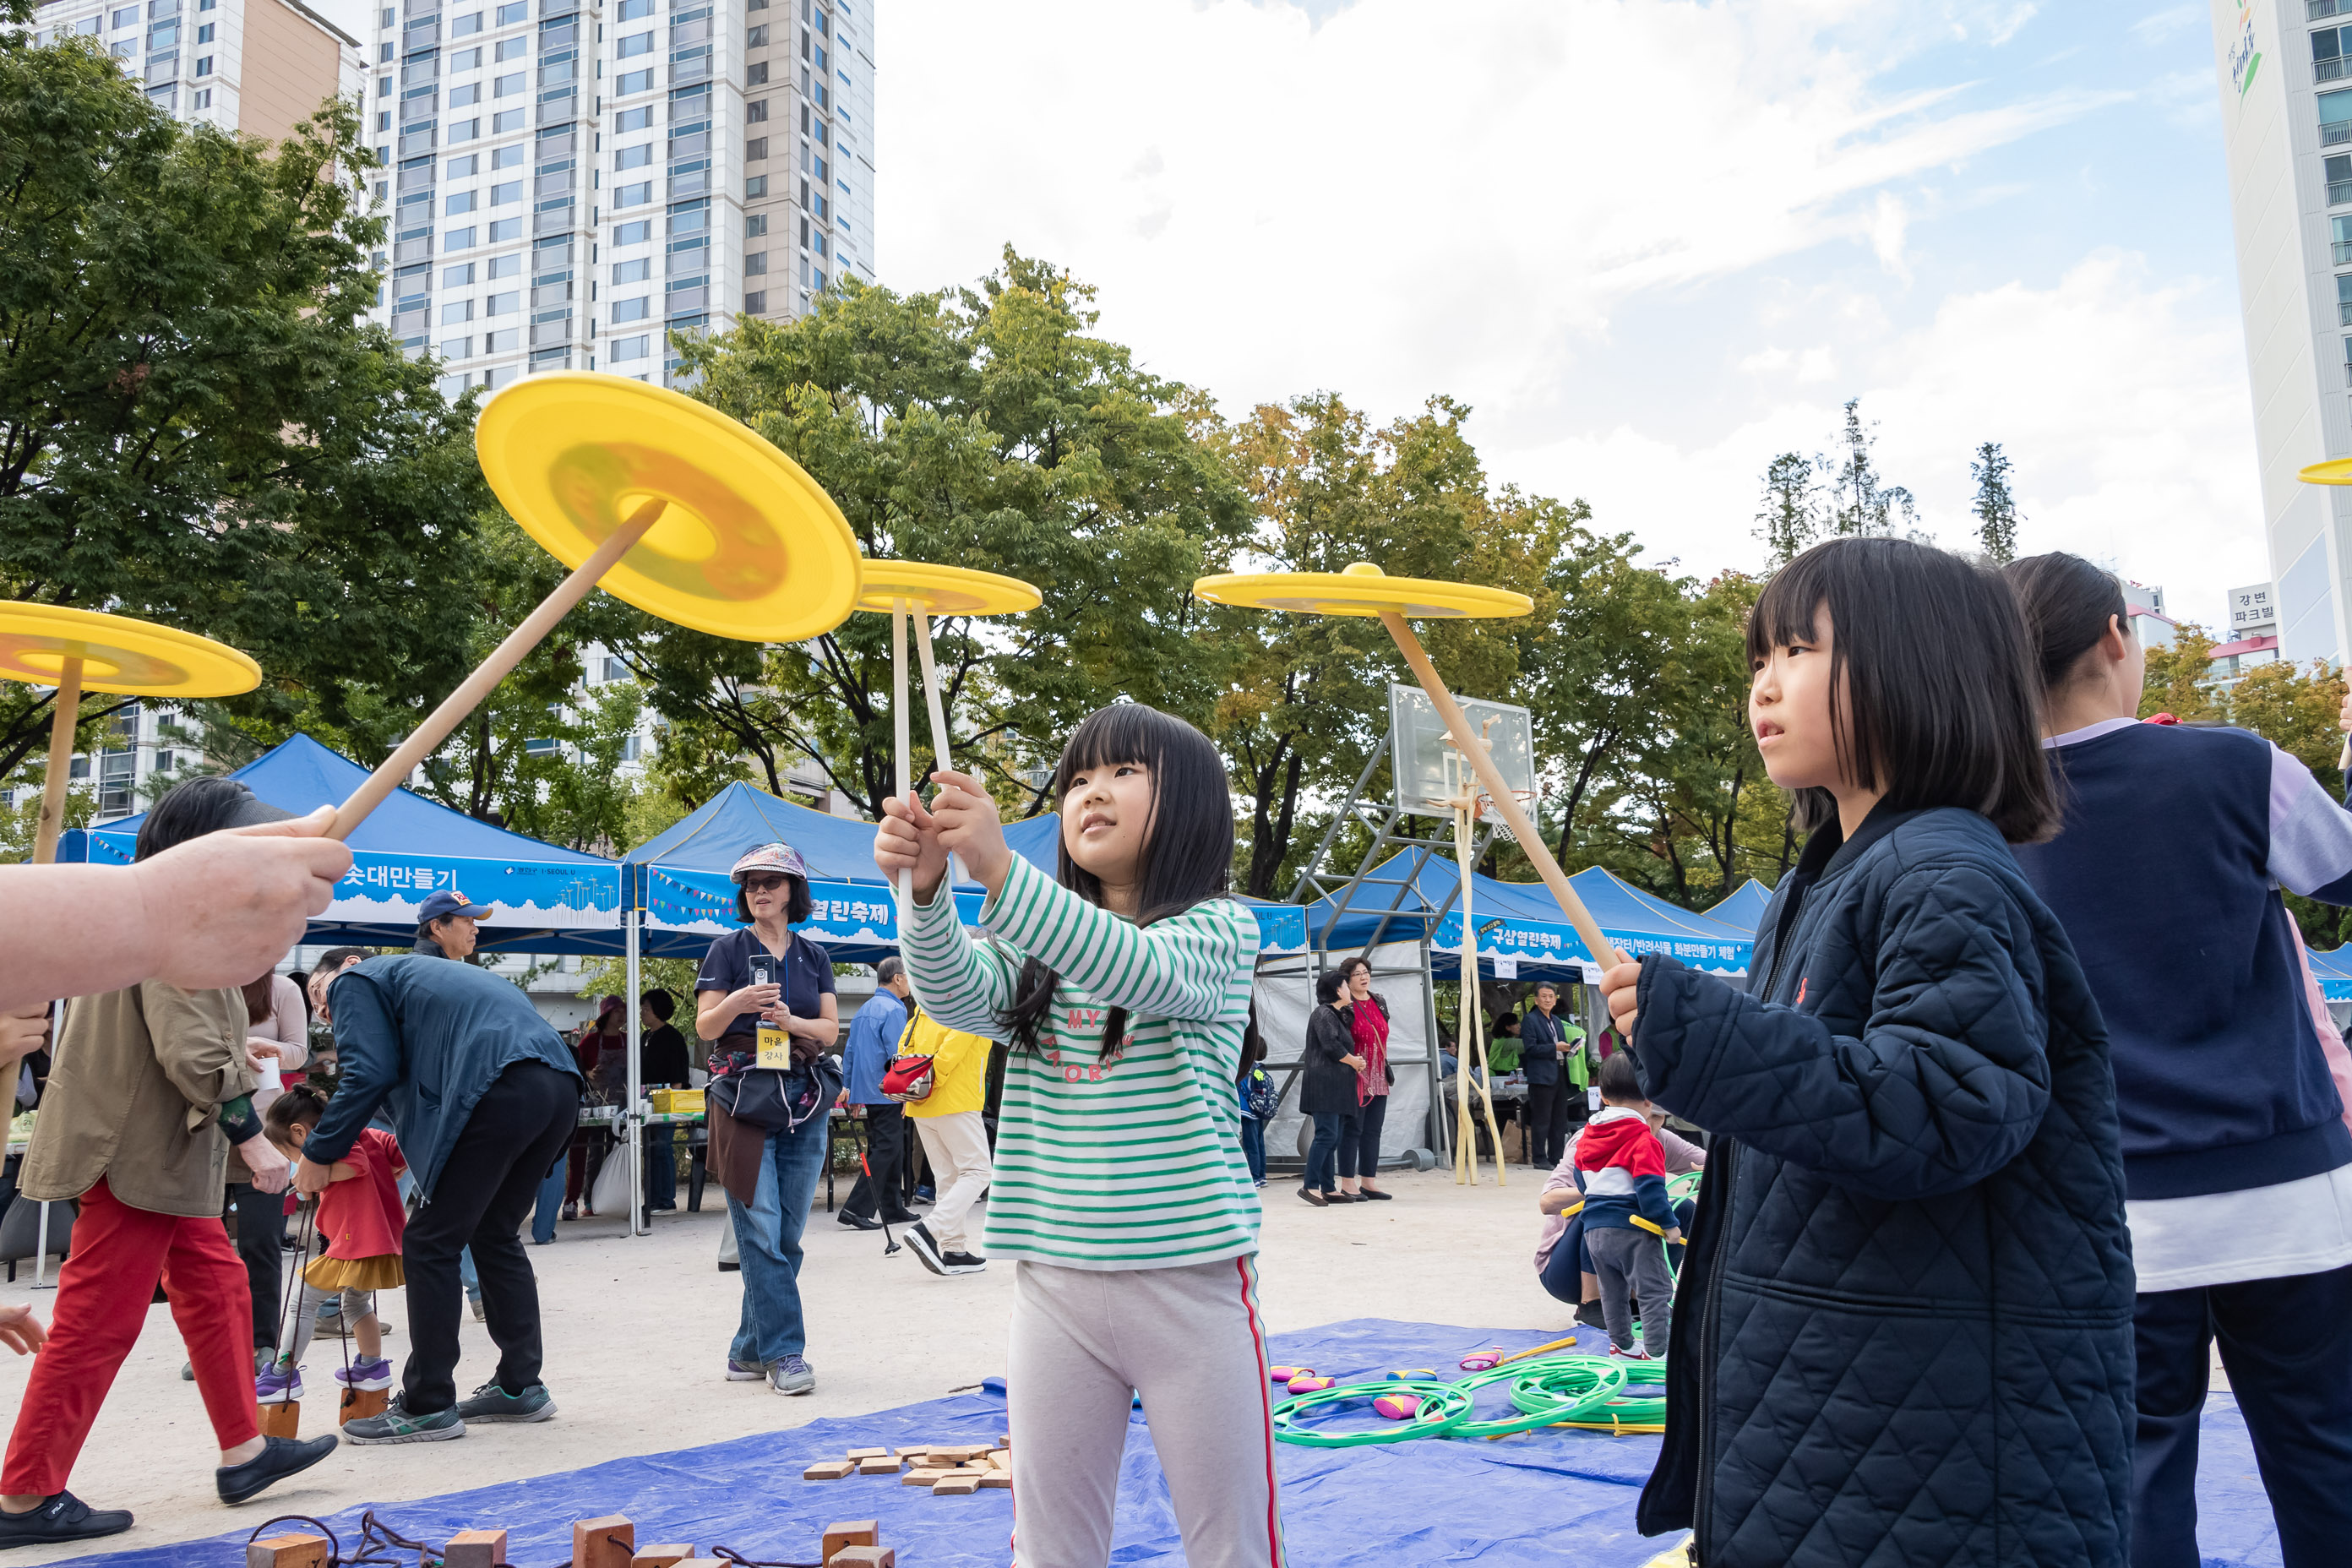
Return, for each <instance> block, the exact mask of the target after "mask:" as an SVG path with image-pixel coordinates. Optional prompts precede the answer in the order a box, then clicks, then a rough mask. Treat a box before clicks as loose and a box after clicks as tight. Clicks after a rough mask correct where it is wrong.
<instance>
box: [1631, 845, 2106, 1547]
mask: <svg viewBox="0 0 2352 1568" xmlns="http://www.w3.org/2000/svg"><path fill="white" fill-rule="evenodd" d="M1750 984H1752V985H1753V986H1754V987H1755V994H1753V995H1750V994H1745V993H1742V992H1739V991H1737V990H1734V989H1733V988H1732V987H1730V986H1728V985H1726V984H1723V983H1722V982H1720V981H1718V980H1716V979H1713V978H1711V977H1709V976H1706V975H1702V974H1697V973H1693V972H1691V971H1689V970H1686V969H1685V968H1684V967H1683V966H1682V965H1681V964H1679V963H1675V962H1674V961H1673V960H1672V959H1666V958H1660V957H1656V956H1653V957H1651V958H1648V959H1646V960H1644V961H1643V966H1642V981H1641V986H1640V990H1639V993H1638V994H1639V998H1640V1007H1641V1013H1640V1018H1639V1021H1638V1022H1637V1024H1636V1025H1635V1035H1634V1040H1633V1054H1634V1058H1635V1061H1636V1064H1637V1065H1638V1067H1639V1068H1640V1069H1641V1074H1642V1079H1643V1083H1644V1084H1645V1085H1646V1087H1647V1089H1648V1091H1649V1094H1650V1097H1651V1099H1652V1100H1655V1101H1656V1102H1657V1103H1658V1104H1660V1105H1662V1106H1664V1107H1665V1108H1666V1109H1668V1110H1672V1111H1674V1112H1675V1114H1676V1115H1679V1116H1683V1117H1685V1118H1687V1119H1689V1120H1690V1121H1695V1122H1696V1123H1698V1124H1699V1125H1700V1126H1702V1127H1705V1128H1706V1129H1708V1130H1709V1131H1711V1132H1714V1133H1717V1134H1719V1135H1721V1136H1720V1142H1718V1144H1717V1149H1716V1150H1711V1151H1710V1153H1709V1158H1708V1161H1707V1173H1706V1183H1705V1184H1704V1185H1703V1186H1702V1187H1701V1189H1700V1200H1699V1209H1698V1214H1697V1216H1696V1219H1695V1220H1694V1222H1693V1224H1692V1227H1691V1247H1690V1253H1689V1257H1688V1259H1687V1261H1686V1262H1685V1264H1684V1266H1683V1270H1682V1277H1681V1281H1680V1284H1679V1286H1678V1288H1677V1294H1676V1297H1675V1324H1674V1334H1673V1340H1672V1349H1671V1353H1670V1357H1669V1360H1668V1363H1667V1364H1668V1375H1667V1418H1666V1436H1665V1444H1664V1451H1663V1453H1662V1454H1661V1455H1660V1457H1659V1460H1658V1466H1657V1469H1656V1471H1655V1473H1654V1474H1653V1475H1652V1476H1651V1478H1650V1481H1649V1485H1648V1487H1647V1488H1646V1489H1644V1490H1643V1494H1642V1505H1641V1513H1640V1522H1641V1527H1642V1529H1643V1531H1644V1532H1645V1533H1656V1532H1658V1531H1664V1530H1670V1529H1677V1528H1681V1527H1684V1526H1695V1527H1696V1532H1697V1545H1698V1560H1699V1562H1700V1563H1702V1564H1704V1565H1705V1568H1750V1565H1753V1568H1766V1565H1769V1568H1781V1565H1782V1564H1786V1563H1804V1564H1808V1565H1812V1564H1846V1563H1852V1564H1865V1563H1866V1564H1870V1565H1872V1568H1880V1565H1884V1568H1896V1565H1902V1568H1946V1565H1951V1564H1962V1563H1966V1564H1980V1565H1982V1568H2013V1565H2016V1564H2023V1563H2033V1564H2037V1565H2039V1568H2050V1565H2053V1564H2060V1563H2066V1564H2074V1563H2091V1564H2102V1565H2104V1564H2116V1565H2120V1564H2122V1563H2125V1562H2126V1558H2127V1556H2128V1536H2129V1527H2130V1520H2131V1512H2130V1509H2131V1504H2130V1469H2131V1447H2132V1430H2133V1405H2132V1321H2131V1317H2132V1268H2131V1244H2130V1239H2129V1237H2128V1235H2127V1233H2126V1230H2125V1228H2124V1182H2123V1161H2122V1155H2121V1153H2120V1152H2119V1148H2118V1139H2117V1132H2116V1098H2115V1087H2114V1082H2113V1079H2112V1078H2111V1077H2110V1075H2109V1071H2108V1067H2107V1045H2106V1035H2105V1026H2103V1025H2102V1024H2101V1022H2100V1018H2099V1011H2098V1006H2097V1005H2096V1003H2095V1002H2094V1001H2093V999H2092V997H2091V994H2090V990H2089V987H2088V986H2087V985H2086V984H2084V978H2083V972H2082V968H2081V966H2080V965H2079V964H2078V963H2076V962H2075V959H2074V950H2073V948H2072V947H2070V946H2069V945H2068V944H2067V941H2066V936H2065V933H2064V931H2063V930H2062V929H2061V928H2060V927H2059V925H2058V922H2057V921H2056V920H2055V919H2054V918H2053V916H2052V915H2051V913H2050V911H2049V910H2047V909H2045V908H2044V907H2043V906H2042V901H2041V900H2039V899H2038V898H2036V897H2035V896H2034V894H2033V891H2032V889H2031V888H2030V887H2028V886H2027V884H2026V882H2025V879H2024V878H2023V877H2022V876H2021V874H2020V873H2019V871H2018V868H2017V864H2016V862H2015V861H2014V860H2013V859H2012V858H2011V856H2010V852H2009V849H2008V847H2007V846H2005V845H2004V844H2003V843H2002V842H2001V840H2000V834H1999V833H1998V832H1997V831H1996V830H1995V829H1994V828H1993V826H1992V825H1991V824H1990V823H1989V822H1987V821H1986V820H1985V819H1984V818H1983V817H1981V816H1978V815H1977V814H1975V813H1974V812H1969V811H1960V810H1955V809H1950V808H1943V809H1937V810H1930V811H1916V812H1896V813H1889V812H1887V811H1886V810H1885V809H1884V808H1882V809H1880V810H1877V811H1874V812H1873V813H1871V815H1870V816H1869V817H1868V818H1866V819H1865V820H1864V823H1863V826H1862V827H1861V829H1860V831H1858V832H1857V833H1856V834H1855V835H1854V838H1853V842H1852V843H1842V842H1841V840H1840V837H1839V834H1838V830H1837V828H1836V826H1835V825H1834V824H1832V825H1831V826H1827V827H1824V828H1823V829H1822V831H1820V832H1818V833H1816V834H1814V835H1813V837H1812V838H1811V841H1810V842H1809V843H1808V844H1807V846H1806V849H1805V854H1804V858H1803V859H1802V860H1801V862H1800V863H1799V865H1798V866H1797V868H1796V869H1795V870H1794V871H1792V872H1791V873H1790V875H1789V876H1788V877H1787V878H1785V879H1783V880H1782V882H1781V885H1780V891H1779V892H1778V893H1776V894H1775V895H1774V897H1773V900H1772V903H1771V907H1770V908H1769V910H1767V911H1766V914H1765V917H1764V921H1763V926H1762V929H1761V930H1760V931H1759V940H1758V942H1757V947H1756V967H1755V968H1754V970H1753V971H1752V972H1751V980H1750ZM1717 1151H1719V1152H1717Z"/></svg>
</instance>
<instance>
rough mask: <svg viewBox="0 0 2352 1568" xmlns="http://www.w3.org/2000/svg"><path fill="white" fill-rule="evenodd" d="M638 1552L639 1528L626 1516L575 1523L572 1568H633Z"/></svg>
mask: <svg viewBox="0 0 2352 1568" xmlns="http://www.w3.org/2000/svg"><path fill="white" fill-rule="evenodd" d="M636 1553H637V1527H636V1526H635V1525H634V1524H632V1523H630V1522H629V1521H628V1519H627V1518H626V1516H625V1515H622V1514H617V1513H608V1514H606V1515H604V1517H603V1518H602V1519H583V1520H575V1521H573V1522H572V1568H629V1559H630V1558H632V1557H634V1556H635V1555H636Z"/></svg>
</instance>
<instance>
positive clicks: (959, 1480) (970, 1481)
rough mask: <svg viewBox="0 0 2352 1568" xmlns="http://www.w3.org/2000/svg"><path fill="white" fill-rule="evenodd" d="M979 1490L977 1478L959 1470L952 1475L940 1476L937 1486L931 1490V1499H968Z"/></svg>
mask: <svg viewBox="0 0 2352 1568" xmlns="http://www.w3.org/2000/svg"><path fill="white" fill-rule="evenodd" d="M979 1489H980V1478H979V1477H978V1476H975V1475H970V1474H967V1473H965V1472H963V1471H961V1470H959V1471H957V1472H956V1473H955V1474H953V1475H950V1476H941V1477H940V1479H939V1482H938V1484H937V1485H935V1486H933V1487H932V1488H931V1495H932V1496H933V1497H970V1496H971V1494H972V1493H974V1492H976V1491H978V1490H979Z"/></svg>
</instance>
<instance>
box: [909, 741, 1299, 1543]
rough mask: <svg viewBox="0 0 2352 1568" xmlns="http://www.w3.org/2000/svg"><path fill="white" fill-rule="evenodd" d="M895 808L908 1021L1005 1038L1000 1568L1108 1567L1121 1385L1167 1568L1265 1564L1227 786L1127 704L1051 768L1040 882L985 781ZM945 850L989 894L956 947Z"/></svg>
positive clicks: (1264, 1399) (998, 1185)
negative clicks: (1179, 1560)
mask: <svg viewBox="0 0 2352 1568" xmlns="http://www.w3.org/2000/svg"><path fill="white" fill-rule="evenodd" d="M931 778H932V782H933V783H935V784H938V785H939V786H940V788H939V794H938V796H937V798H935V799H934V800H933V801H932V803H931V805H930V806H929V808H928V809H926V808H925V807H924V805H922V804H921V802H920V801H919V800H908V799H901V798H898V797H893V798H892V799H890V800H889V801H887V802H886V803H885V805H884V810H885V816H884V817H883V820H882V825H881V827H880V829H879V831H878V832H877V835H876V837H875V846H874V858H875V862H876V864H877V865H879V866H880V867H881V868H882V869H883V871H884V872H885V873H886V874H887V875H889V876H891V877H892V878H894V879H895V878H896V877H897V875H898V872H900V871H901V870H907V871H911V872H912V873H913V877H914V909H913V912H912V918H911V919H910V920H909V921H908V925H907V929H906V931H903V932H902V933H901V950H902V952H904V954H905V956H906V961H907V973H908V977H909V979H910V980H912V982H913V984H914V988H915V994H917V996H919V998H920V999H921V1001H922V1004H923V1007H924V1009H925V1010H926V1011H927V1012H929V1014H930V1015H931V1016H933V1017H935V1018H937V1019H938V1020H939V1021H940V1022H941V1023H942V1024H945V1025H946V1026H948V1027H950V1028H953V1029H965V1030H969V1031H971V1032H972V1033H974V1034H981V1035H986V1036H989V1037H992V1038H994V1039H999V1040H1003V1041H1004V1042H1006V1043H1007V1044H1008V1045H1010V1046H1011V1047H1013V1054H1012V1058H1011V1059H1010V1061H1009V1063H1008V1064H1007V1067H1006V1070H1005V1075H1004V1100H1003V1110H1002V1113H1001V1115H1000V1118H999V1121H998V1123H997V1138H996V1177H995V1185H994V1187H993V1188H992V1192H991V1194H990V1198H989V1205H988V1224H987V1229H986V1233H985V1234H986V1246H987V1248H988V1251H989V1253H990V1254H991V1255H992V1256H993V1257H997V1258H1008V1259H1010V1260H1012V1262H1013V1285H1014V1292H1013V1324H1012V1336H1011V1345H1010V1348H1009V1353H1008V1357H1007V1373H1008V1375H1007V1377H1006V1384H1007V1390H1008V1404H1009V1407H1010V1409H1009V1418H1010V1425H1011V1427H1012V1431H1013V1438H1014V1441H1013V1502H1014V1509H1015V1516H1016V1523H1015V1529H1014V1552H1015V1561H1016V1562H1017V1563H1019V1565H1020V1568H1104V1565H1105V1564H1106V1563H1108V1561H1109V1558H1110V1550H1111V1516H1112V1510H1113V1506H1114V1504H1115V1502H1116V1500H1117V1497H1118V1468H1119V1460H1120V1457H1121V1455H1122V1454H1123V1453H1124V1451H1125V1448H1126V1435H1127V1421H1128V1412H1129V1403H1130V1392H1132V1393H1135V1394H1141V1395H1142V1398H1143V1408H1144V1418H1145V1420H1146V1421H1147V1423H1148V1424H1149V1425H1150V1431H1151V1440H1152V1446H1153V1447H1154V1448H1155V1449H1156V1450H1157V1452H1158V1454H1159V1458H1160V1468H1161V1469H1162V1470H1163V1471H1164V1472H1165V1473H1166V1476H1167V1478H1168V1491H1169V1499H1170V1501H1171V1503H1172V1504H1173V1505H1174V1509H1175V1513H1176V1520H1177V1524H1178V1527H1179V1529H1180V1530H1181V1531H1182V1534H1183V1539H1184V1554H1185V1560H1186V1561H1187V1562H1189V1563H1194V1564H1200V1565H1207V1564H1217V1565H1218V1568H1274V1565H1276V1564H1279V1563H1281V1562H1282V1561H1283V1555H1282V1525H1281V1518H1280V1514H1279V1511H1278V1508H1277V1503H1276V1484H1275V1473H1274V1412H1273V1399H1272V1390H1271V1388H1270V1386H1269V1384H1268V1381H1267V1376H1266V1360H1265V1329H1264V1325H1263V1322H1262V1321H1261V1319H1260V1317H1259V1314H1258V1306H1257V1267H1256V1259H1257V1228H1258V1200H1257V1193H1256V1190H1255V1187H1254V1185H1253V1184H1252V1181H1251V1177H1250V1173H1249V1166H1248V1163H1246V1161H1245V1160H1244V1157H1243V1154H1242V1148H1241V1114H1240V1105H1239V1103H1238V1101H1237V1100H1235V1099H1234V1092H1233V1082H1234V1074H1235V1073H1236V1072H1237V1071H1238V1070H1239V1068H1240V1063H1241V1040H1242V1028H1243V1026H1244V1024H1245V1023H1246V1022H1247V1020H1248V1017H1249V1003H1250V982H1251V977H1252V974H1253V972H1254V971H1255V965H1256V961H1257V922H1256V921H1255V918H1254V917H1253V916H1252V915H1251V914H1250V912H1249V910H1246V909H1244V907H1243V906H1242V905H1241V904H1240V903H1238V902H1236V901H1235V900H1233V899H1232V898H1230V897H1229V896H1227V893H1226V888H1227V883H1228V880H1229V879H1230V876H1231V872H1232V866H1233V854H1234V819H1233V805H1232V798H1231V795H1230V793H1229V789H1228V786H1227V784H1226V782H1225V770H1224V764H1223V761H1222V760H1221V759H1220V758H1219V757H1218V755H1217V752H1216V749H1215V748H1214V747H1213V746H1212V745H1210V743H1209V742H1208V739H1207V737H1205V736H1203V735H1202V733H1201V732H1200V731H1198V730H1195V729H1193V728H1192V726H1191V725H1190V724H1187V723H1185V722H1184V721H1182V720H1181V719H1176V718H1171V716H1169V715H1167V714H1164V713H1160V712H1158V711H1156V710H1153V709H1150V708H1146V707H1142V706H1140V705H1139V704H1135V703H1119V704H1118V705H1116V706H1113V707H1109V708H1105V709H1103V710H1100V711H1099V712H1097V713H1095V714H1094V715H1092V716H1091V717H1089V718H1088V719H1087V721H1085V722H1084V723H1082V724H1080V725H1079V726H1078V728H1077V730H1076V732H1075V733H1073V734H1072V735H1071V737H1070V740H1069V743H1068V745H1066V747H1065V748H1064V749H1063V752H1062V760H1061V765H1060V766H1059V768H1058V769H1057V770H1056V771H1055V779H1054V795H1055V800H1056V802H1057V804H1058V805H1059V806H1060V809H1061V814H1062V842H1061V854H1060V860H1059V869H1058V871H1057V872H1056V874H1055V875H1054V876H1052V877H1048V876H1046V875H1045V873H1044V872H1043V871H1040V870H1038V869H1037V868H1035V867H1034V866H1032V865H1030V864H1029V863H1028V862H1027V861H1025V860H1023V859H1021V858H1019V857H1017V856H1015V855H1014V854H1013V852H1012V851H1011V850H1010V849H1009V848H1008V847H1006V845H1005V842H1004V833H1003V823H1002V821H1001V820H1000V818H999V816H998V815H997V808H996V803H995V802H994V800H993V799H992V798H991V797H990V795H989V794H988V791H987V788H986V786H985V785H984V784H982V783H981V782H980V781H979V780H977V779H975V778H972V777H970V776H968V775H966V774H962V773H933V774H932V775H931ZM950 853H953V854H956V855H959V856H961V858H962V860H963V864H964V866H965V867H966V868H968V869H969V871H970V872H971V876H972V877H973V878H974V879H977V880H978V881H979V882H980V883H981V884H982V885H983V886H984V887H986V888H987V889H988V894H989V897H988V902H987V904H986V906H985V907H984V908H983V909H982V913H981V923H982V927H983V928H984V930H985V932H986V934H985V936H984V937H983V938H982V939H981V940H977V941H975V940H974V939H973V938H972V936H971V934H970V933H969V932H967V931H965V930H964V929H963V927H962V926H961V924H960V923H959V922H958V921H957V920H956V916H955V905H954V900H953V899H952V898H951V897H950V895H949V893H948V890H947V889H946V888H945V887H944V885H943V884H944V883H945V881H946V878H947V870H948V857H949V855H950Z"/></svg>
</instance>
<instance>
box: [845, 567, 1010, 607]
mask: <svg viewBox="0 0 2352 1568" xmlns="http://www.w3.org/2000/svg"><path fill="white" fill-rule="evenodd" d="M1043 603H1045V595H1043V594H1041V593H1039V592H1038V591H1037V590H1036V589H1035V588H1034V587H1032V586H1031V585H1030V584H1026V583H1024V582H1023V581H1021V579H1020V578H1018V577H1007V576H1004V575H1003V574H1000V573H995V572H975V571H973V570H972V569H971V567H969V566H934V565H931V564H929V563H927V562H921V561H868V562H866V566H865V587H864V590H863V591H862V592H860V593H859V595H857V607H858V608H859V609H861V610H876V611H879V612H880V613H881V614H883V615H886V616H887V615H888V614H889V613H890V612H891V611H892V610H895V609H898V608H900V607H901V606H903V607H905V608H907V609H909V610H918V609H919V610H921V611H923V612H925V613H926V614H927V615H931V616H1011V615H1018V614H1019V613H1021V612H1022V611H1023V610H1034V609H1035V608H1036V607H1037V606H1038V605H1041V604H1043Z"/></svg>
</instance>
